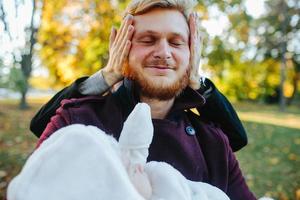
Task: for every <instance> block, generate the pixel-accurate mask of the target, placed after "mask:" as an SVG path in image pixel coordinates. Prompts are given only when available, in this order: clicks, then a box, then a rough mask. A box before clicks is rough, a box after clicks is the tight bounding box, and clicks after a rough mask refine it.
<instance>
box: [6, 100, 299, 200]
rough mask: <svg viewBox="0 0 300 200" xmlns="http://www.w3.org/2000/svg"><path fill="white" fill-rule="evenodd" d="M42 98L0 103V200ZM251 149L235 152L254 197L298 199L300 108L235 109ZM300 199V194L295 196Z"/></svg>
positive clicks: (27, 144) (22, 156) (25, 149)
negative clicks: (24, 105) (26, 103)
mask: <svg viewBox="0 0 300 200" xmlns="http://www.w3.org/2000/svg"><path fill="white" fill-rule="evenodd" d="M45 100H46V99H31V100H30V105H31V109H29V110H25V111H20V110H18V106H17V102H15V101H8V100H6V101H0V199H3V197H4V195H5V190H6V187H7V184H8V182H9V181H10V180H11V178H12V177H13V176H15V175H16V174H17V173H18V172H19V171H20V169H21V167H22V166H23V164H24V162H25V161H26V159H27V158H28V156H29V155H30V153H31V152H32V151H33V149H34V147H35V144H36V141H37V138H36V137H35V136H34V135H33V134H32V133H31V132H30V131H29V122H30V119H31V118H32V117H33V115H34V113H35V112H36V111H37V110H38V109H39V108H40V106H41V105H42V103H43V102H44V101H45ZM235 107H236V108H238V111H239V115H240V117H241V119H242V120H243V123H244V125H245V128H246V130H247V132H248V137H249V144H248V146H246V147H245V148H244V149H242V150H241V151H239V152H238V153H237V157H238V160H239V162H240V165H241V168H242V170H243V173H244V175H245V177H246V180H247V183H248V185H249V187H250V188H251V190H252V191H253V192H254V193H255V194H256V196H257V197H261V196H265V195H267V196H272V197H273V198H275V199H280V200H293V199H295V200H296V197H295V194H296V191H298V192H299V193H300V128H299V127H298V124H300V109H299V108H296V107H294V108H289V109H288V110H287V112H285V113H280V112H279V111H278V109H277V108H276V107H273V106H264V105H255V104H237V105H236V106H235ZM297 198H298V199H297V200H299V198H300V195H299V196H298V197H297Z"/></svg>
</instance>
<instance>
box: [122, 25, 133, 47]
mask: <svg viewBox="0 0 300 200" xmlns="http://www.w3.org/2000/svg"><path fill="white" fill-rule="evenodd" d="M133 31H134V27H133V26H132V25H129V27H128V29H127V32H126V35H125V36H124V37H123V38H122V41H121V44H120V46H119V51H120V50H121V51H122V50H123V49H124V48H125V45H126V42H127V40H131V37H132V35H133Z"/></svg>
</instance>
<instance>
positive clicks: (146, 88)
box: [123, 63, 190, 100]
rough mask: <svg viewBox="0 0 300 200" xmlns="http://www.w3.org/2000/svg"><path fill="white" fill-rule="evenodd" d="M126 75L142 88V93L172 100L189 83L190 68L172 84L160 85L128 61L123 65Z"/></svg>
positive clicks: (153, 97)
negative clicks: (139, 71)
mask: <svg viewBox="0 0 300 200" xmlns="http://www.w3.org/2000/svg"><path fill="white" fill-rule="evenodd" d="M123 75H124V77H126V78H128V79H130V80H133V81H134V82H135V84H136V85H137V86H138V88H139V89H140V92H141V95H142V96H145V97H148V98H151V99H158V100H170V99H172V98H174V97H177V96H179V95H180V94H181V92H182V91H183V90H184V89H185V88H186V87H187V85H188V83H189V75H190V68H188V69H187V70H186V72H185V73H183V74H182V76H181V77H179V78H178V80H177V81H176V82H174V83H173V84H172V85H167V86H165V85H158V84H153V82H151V81H150V80H148V79H147V78H145V77H144V76H143V75H142V74H140V73H138V72H137V71H136V70H134V69H133V68H131V67H130V66H129V65H128V63H126V64H125V65H124V67H123Z"/></svg>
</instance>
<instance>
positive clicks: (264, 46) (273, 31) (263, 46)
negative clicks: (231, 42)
mask: <svg viewBox="0 0 300 200" xmlns="http://www.w3.org/2000/svg"><path fill="white" fill-rule="evenodd" d="M266 6H267V13H266V15H265V16H263V17H262V18H260V19H258V20H256V23H255V25H254V26H253V28H254V30H257V37H258V38H259V42H258V45H257V49H258V55H259V56H263V58H264V59H275V60H277V61H279V62H281V67H280V69H281V70H280V77H281V78H280V85H279V88H280V96H281V97H280V107H281V109H282V110H284V109H285V104H286V100H285V96H284V91H285V89H284V85H285V84H286V77H287V70H288V69H289V68H292V69H293V70H294V73H292V76H293V77H292V78H288V81H289V82H292V84H293V88H294V91H293V94H292V96H291V98H290V100H289V102H291V100H292V99H293V97H294V96H295V95H296V93H297V84H298V82H299V80H300V79H299V77H300V75H299V74H300V71H299V64H300V59H299V55H300V48H299V45H298V43H299V41H300V20H299V19H300V14H299V13H300V4H299V2H298V1H297V0H273V1H267V2H266Z"/></svg>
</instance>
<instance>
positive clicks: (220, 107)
mask: <svg viewBox="0 0 300 200" xmlns="http://www.w3.org/2000/svg"><path fill="white" fill-rule="evenodd" d="M86 78H87V77H83V78H80V79H78V80H76V81H75V82H74V83H73V84H72V85H71V86H69V87H66V88H64V89H63V90H61V91H60V92H58V93H57V94H56V95H55V96H54V97H53V98H52V99H51V100H50V101H49V102H47V103H46V104H45V105H44V106H43V107H42V108H41V109H40V110H39V111H38V113H37V114H36V115H35V116H34V117H33V119H32V120H31V124H30V130H31V131H32V132H33V133H34V134H35V135H36V136H37V137H40V135H41V134H42V132H43V131H44V129H45V128H46V125H47V124H48V122H49V121H50V118H51V117H52V116H54V115H55V111H56V110H57V109H58V108H59V106H60V103H61V101H62V100H64V99H70V98H80V97H84V96H83V95H82V94H80V93H79V91H78V88H79V84H80V83H81V82H83V81H84V80H85V79H86ZM205 85H206V87H203V88H201V89H200V90H199V91H198V92H199V93H200V94H202V93H203V92H204V91H205V90H206V88H210V87H211V88H212V91H211V92H210V94H209V97H208V98H206V103H205V105H203V106H202V107H200V108H198V109H199V112H200V114H201V118H202V119H205V120H207V121H213V122H214V123H215V124H218V125H219V126H220V128H221V129H222V131H223V132H224V133H225V134H226V135H227V137H228V138H229V143H230V146H231V148H232V149H233V151H238V150H239V149H241V148H242V147H244V146H245V145H246V144H247V135H246V132H245V129H244V127H243V125H242V123H241V121H240V120H239V118H238V116H237V114H236V112H235V110H234V108H233V107H232V105H231V104H230V102H229V101H228V100H227V99H226V97H225V96H224V95H223V94H222V93H220V92H219V90H218V89H217V88H216V87H215V86H214V84H213V83H212V82H211V81H210V80H209V79H205Z"/></svg>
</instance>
